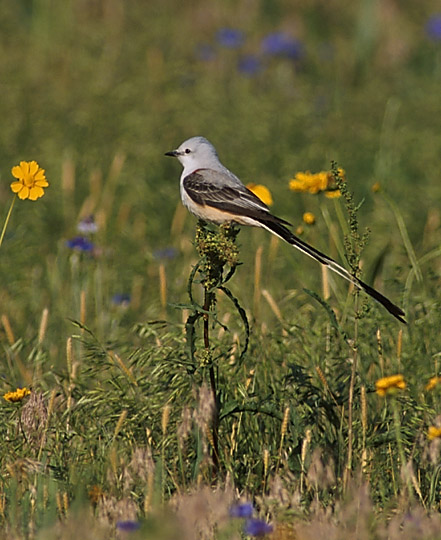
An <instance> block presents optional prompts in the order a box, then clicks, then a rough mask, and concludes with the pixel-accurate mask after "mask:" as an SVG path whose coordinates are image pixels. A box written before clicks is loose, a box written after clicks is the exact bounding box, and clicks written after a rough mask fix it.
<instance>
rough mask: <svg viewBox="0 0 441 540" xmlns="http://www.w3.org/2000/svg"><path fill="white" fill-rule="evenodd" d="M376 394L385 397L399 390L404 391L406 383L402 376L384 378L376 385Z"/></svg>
mask: <svg viewBox="0 0 441 540" xmlns="http://www.w3.org/2000/svg"><path fill="white" fill-rule="evenodd" d="M375 388H376V392H377V394H378V395H379V396H385V395H386V394H389V393H395V392H396V391H397V390H404V389H405V388H406V382H405V381H404V377H403V375H401V374H398V375H390V376H389V377H382V378H381V379H378V381H377V382H376V383H375Z"/></svg>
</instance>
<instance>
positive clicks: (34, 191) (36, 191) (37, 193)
mask: <svg viewBox="0 0 441 540" xmlns="http://www.w3.org/2000/svg"><path fill="white" fill-rule="evenodd" d="M43 195H44V189H43V188H41V187H38V186H34V187H32V188H31V189H30V190H29V198H30V199H31V201H36V200H37V199H39V198H40V197H43Z"/></svg>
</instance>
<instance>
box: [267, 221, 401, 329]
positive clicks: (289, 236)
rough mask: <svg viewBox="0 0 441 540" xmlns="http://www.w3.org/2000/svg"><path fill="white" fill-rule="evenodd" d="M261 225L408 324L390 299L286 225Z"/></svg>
mask: <svg viewBox="0 0 441 540" xmlns="http://www.w3.org/2000/svg"><path fill="white" fill-rule="evenodd" d="M259 223H260V224H261V225H262V227H264V228H265V229H267V230H269V231H270V232H272V233H273V234H275V235H276V236H278V237H279V238H281V239H282V240H285V242H288V244H291V245H292V246H294V247H295V248H297V249H298V250H300V251H301V252H302V253H305V255H308V256H309V257H311V258H312V259H314V260H316V261H318V262H319V263H321V264H323V265H325V266H327V267H328V268H329V269H330V270H332V271H333V272H335V273H336V274H338V275H339V276H341V277H342V278H344V279H346V280H347V281H349V282H350V283H352V284H353V285H355V287H357V288H358V289H361V290H362V291H364V292H365V293H366V294H368V295H369V296H371V297H372V298H373V299H374V300H376V301H377V302H379V303H380V304H381V305H382V306H383V307H385V308H386V309H387V311H388V312H389V313H390V314H391V315H393V316H394V317H395V318H396V319H398V320H399V321H400V322H402V323H404V324H406V320H405V319H404V316H405V313H404V311H403V310H402V309H401V308H399V307H398V306H396V305H395V304H394V303H393V302H391V301H390V300H389V298H386V297H385V296H384V295H383V294H381V293H380V292H378V291H377V290H375V289H374V288H372V287H370V286H369V285H367V284H366V283H364V282H363V281H361V279H358V278H356V277H355V276H353V275H352V274H351V273H350V272H348V270H346V268H344V267H343V266H341V265H340V264H338V263H337V262H335V261H334V260H333V259H331V258H330V257H328V256H327V255H325V254H324V253H322V252H321V251H319V250H318V249H315V248H314V247H312V246H310V245H309V244H307V243H306V242H304V241H303V240H300V238H298V237H297V236H296V235H295V234H293V233H292V232H291V231H290V230H289V229H287V228H286V227H285V226H284V225H282V224H281V223H278V222H277V221H275V220H274V221H273V220H270V219H268V220H267V219H259Z"/></svg>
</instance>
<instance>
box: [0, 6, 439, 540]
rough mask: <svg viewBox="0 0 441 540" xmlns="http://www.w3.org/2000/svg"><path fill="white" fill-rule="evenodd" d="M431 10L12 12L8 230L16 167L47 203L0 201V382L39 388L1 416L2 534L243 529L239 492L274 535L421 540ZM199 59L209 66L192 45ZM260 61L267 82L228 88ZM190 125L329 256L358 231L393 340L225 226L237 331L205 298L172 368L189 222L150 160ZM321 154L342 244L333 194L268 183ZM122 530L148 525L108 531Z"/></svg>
mask: <svg viewBox="0 0 441 540" xmlns="http://www.w3.org/2000/svg"><path fill="white" fill-rule="evenodd" d="M437 10H438V11H439V7H438V6H437V3H436V2H435V1H429V0H425V1H423V2H419V3H418V8H417V7H415V6H413V5H412V3H410V2H407V3H400V5H395V4H389V3H386V2H381V3H380V2H379V3H374V2H370V1H368V0H361V1H360V2H346V1H344V0H339V1H338V2H337V3H332V5H331V4H329V5H328V4H326V3H325V4H322V3H319V2H317V3H303V2H294V3H293V2H285V1H283V2H278V3H275V2H261V3H250V2H244V3H237V2H222V3H221V2H213V3H211V4H207V3H204V2H199V1H194V2H190V3H184V2H182V3H179V2H172V1H171V0H165V1H164V0H162V1H154V2H143V1H136V0H134V1H131V2H129V3H127V2H122V1H120V0H112V1H109V2H88V1H86V0H81V1H80V0H77V1H71V2H59V3H53V2H49V1H48V0H34V1H30V0H28V1H25V0H21V1H16V2H6V3H5V6H3V8H2V17H1V20H0V52H1V54H0V74H1V83H0V85H1V96H2V98H1V99H0V117H1V118H2V120H3V129H2V130H1V131H0V180H1V181H0V208H1V216H0V217H1V219H2V223H3V220H4V219H5V218H6V215H7V212H8V209H9V206H10V204H11V200H12V196H13V195H12V192H11V191H10V188H9V184H10V182H11V181H12V176H11V174H10V169H11V167H13V166H14V165H16V164H17V163H19V162H20V161H21V160H29V161H30V160H36V161H38V163H39V164H40V165H41V166H42V167H43V168H45V169H46V176H47V179H48V181H49V183H50V187H49V188H48V189H47V190H46V193H45V195H44V197H43V198H42V199H39V200H38V201H36V202H29V201H20V200H17V201H16V203H15V207H14V209H13V212H12V215H11V219H10V222H9V224H8V228H7V230H6V234H5V238H4V241H3V244H2V245H1V247H0V261H1V264H0V278H1V286H0V302H1V311H0V316H1V321H0V342H1V345H2V352H1V366H2V367H1V379H0V383H1V384H0V390H1V393H2V394H4V393H6V392H8V391H11V390H15V389H16V388H17V387H24V386H26V387H29V388H31V389H32V393H31V396H29V397H27V398H25V399H24V400H23V401H22V402H20V403H8V402H7V401H5V400H2V401H3V403H2V404H1V407H0V467H1V469H0V470H1V475H0V530H1V532H0V538H3V537H4V538H45V539H46V538H77V537H79V536H82V537H84V538H85V539H86V538H109V537H118V538H119V537H122V535H124V534H125V535H126V536H127V535H129V534H130V536H133V537H134V538H152V539H153V538H155V539H156V538H159V539H161V538H164V539H169V538H175V537H176V535H178V534H179V535H181V536H183V537H184V538H187V537H188V538H195V537H196V536H197V535H198V534H199V535H200V537H201V538H225V539H226V538H237V537H240V535H242V534H243V533H242V532H241V531H242V525H243V523H242V521H241V520H234V519H230V518H229V517H228V508H229V506H230V505H231V504H232V503H233V502H234V501H236V500H237V499H238V498H241V500H249V501H252V502H253V504H254V507H255V512H256V516H257V515H258V516H260V517H261V518H262V519H265V520H267V521H271V522H272V523H273V524H275V525H276V529H275V532H274V533H273V535H272V537H273V538H276V539H279V540H282V539H292V538H299V539H302V540H303V539H307V538H320V537H322V536H324V535H325V534H326V535H328V536H330V537H335V538H339V537H340V538H341V537H348V538H349V537H351V538H375V539H377V538H391V539H395V538H398V537H400V538H404V539H410V538H415V537H416V536H418V538H420V539H423V538H424V539H429V538H434V539H435V538H439V536H440V534H441V524H440V521H439V516H437V514H436V512H438V511H439V509H440V500H441V491H440V466H439V442H440V439H436V440H433V441H429V440H428V438H427V431H428V428H429V427H430V426H440V414H441V411H440V409H439V397H440V394H439V392H440V388H441V385H438V386H437V387H435V388H434V389H433V390H431V391H427V390H425V386H426V384H427V382H428V381H429V379H430V378H431V377H433V376H435V375H440V367H439V365H440V361H439V358H440V350H441V336H440V332H439V328H440V325H441V315H440V309H439V307H440V296H439V287H440V278H439V261H440V255H441V251H440V248H439V246H440V242H441V234H440V211H439V204H438V201H439V199H440V196H441V184H440V182H439V160H440V156H441V135H440V133H441V105H440V103H441V102H440V99H439V86H440V81H441V42H440V41H434V40H430V39H429V38H428V36H427V35H426V33H425V24H426V21H427V19H428V18H429V17H430V16H432V15H433V14H435V13H436V12H437ZM224 27H232V28H238V29H240V30H242V31H243V32H244V33H245V35H246V40H245V42H244V43H243V44H242V45H241V46H240V48H238V49H234V48H233V49H228V48H225V47H222V46H221V45H220V44H218V43H217V42H216V33H217V31H218V30H219V29H221V28H224ZM280 30H285V31H286V32H288V33H289V34H291V35H292V36H294V37H296V38H297V39H299V40H300V41H301V42H302V46H303V51H304V54H303V56H301V57H300V58H299V59H298V60H296V61H295V62H293V61H292V60H289V59H287V58H275V57H269V56H265V55H263V54H262V53H261V52H260V44H261V40H262V38H263V37H264V36H266V35H268V34H269V33H271V32H275V31H280ZM203 44H209V45H212V46H213V53H214V58H212V59H211V60H203V59H200V57H199V56H198V54H200V46H201V45H203ZM198 51H199V52H198ZM255 53H257V54H258V56H259V60H260V62H261V65H262V69H261V71H259V72H258V73H256V74H254V75H246V74H244V73H242V72H241V71H240V70H239V69H238V62H239V61H240V60H241V59H242V57H243V56H244V55H247V54H255ZM193 135H204V136H206V137H207V138H208V139H209V140H210V141H211V142H213V144H215V146H216V148H217V149H218V152H219V154H220V158H221V160H222V161H223V163H225V165H226V166H228V167H229V168H230V169H231V170H233V171H235V172H236V173H237V174H238V175H239V177H240V178H241V179H242V180H243V181H244V183H248V182H255V183H261V184H264V185H266V186H267V187H268V188H269V189H270V190H271V192H272V195H273V198H274V206H273V207H272V210H273V211H274V213H275V214H276V215H279V216H280V217H283V218H284V219H287V220H288V221H290V222H292V223H293V225H294V229H296V228H297V227H299V226H302V227H303V229H304V231H303V235H302V238H303V239H305V240H306V241H307V242H309V243H311V244H313V245H314V246H316V247H317V248H318V249H320V250H323V251H325V252H326V253H328V254H329V255H331V256H333V257H334V258H336V259H337V260H339V261H340V262H342V263H343V264H345V265H346V266H348V264H347V261H346V257H348V260H349V261H350V262H351V263H352V262H355V264H356V263H357V257H358V255H357V254H358V252H359V251H360V248H361V244H362V243H363V238H364V236H363V235H364V233H365V229H366V228H367V227H368V228H369V230H370V234H369V240H368V243H367V245H366V246H364V247H363V250H361V252H360V253H359V255H360V265H361V268H362V277H363V280H364V281H366V282H368V283H370V284H373V285H374V286H375V287H376V288H377V289H379V290H380V291H382V292H384V293H385V294H386V295H387V296H388V297H390V298H391V299H392V300H393V301H394V302H395V303H397V304H399V305H402V306H403V308H404V310H405V312H406V319H407V321H408V324H407V325H406V326H404V325H401V324H399V323H398V322H397V321H396V320H394V319H393V318H392V317H391V316H389V315H388V313H387V312H386V311H385V310H383V309H382V308H381V306H378V305H377V304H375V303H374V302H373V301H372V300H371V299H369V298H366V297H365V296H364V295H362V294H360V295H358V296H357V297H354V295H353V294H352V292H351V291H350V290H348V286H347V284H346V283H345V282H344V281H343V280H341V279H340V278H338V277H335V276H331V275H329V276H324V275H323V274H322V272H321V270H320V267H319V265H317V264H316V263H314V261H311V260H310V259H308V258H307V257H304V256H303V255H301V254H300V253H299V252H298V251H296V250H293V249H292V248H290V247H289V246H288V245H286V244H283V243H282V242H278V241H276V240H275V239H274V238H270V235H269V234H268V233H266V232H265V231H262V230H252V229H244V230H241V232H240V234H239V235H238V238H237V245H238V246H239V258H240V261H241V262H242V264H241V265H240V266H238V267H237V269H236V271H235V274H234V276H233V277H232V279H231V280H230V281H229V282H228V284H227V286H228V288H229V290H230V291H231V295H233V296H234V298H236V299H237V302H238V304H239V305H240V306H241V307H242V308H243V309H244V310H245V313H246V316H247V320H248V322H249V324H250V336H249V346H248V350H247V352H246V353H245V354H244V355H243V356H241V354H240V353H241V351H242V350H243V348H244V345H245V342H246V332H245V328H244V320H243V316H241V312H240V311H239V310H238V307H237V304H234V302H233V303H232V302H231V299H230V298H229V297H227V296H226V294H225V293H224V292H222V291H217V293H216V295H217V303H216V322H215V323H214V324H213V326H211V325H210V328H209V330H210V347H209V351H208V352H209V354H207V350H206V346H205V345H204V341H203V323H202V319H203V317H202V318H201V319H200V320H198V321H196V323H195V354H194V355H193V356H192V355H190V354H189V343H188V340H187V339H186V332H185V329H186V326H185V323H186V321H188V317H189V315H191V313H192V310H194V309H198V308H197V307H195V305H196V304H198V305H202V303H203V288H202V286H201V285H200V284H199V283H198V280H199V281H200V279H201V277H202V279H203V276H201V275H200V274H197V273H196V274H195V276H194V282H193V295H194V296H193V299H190V298H189V296H188V280H189V277H190V274H191V272H192V268H194V265H195V264H196V263H197V261H198V254H197V250H196V247H195V245H194V244H193V243H194V237H195V230H196V220H195V219H194V218H193V217H191V216H190V215H188V214H187V213H186V211H185V210H184V209H183V208H182V207H181V205H180V201H179V189H178V179H179V175H180V173H181V171H180V167H179V166H178V165H177V164H176V163H175V162H173V161H172V160H169V159H167V158H165V157H164V156H163V154H164V153H165V152H166V151H169V150H171V149H173V148H176V147H177V146H178V145H179V144H180V143H181V142H182V141H183V140H185V139H186V138H188V137H191V136H193ZM332 161H336V162H337V163H338V165H339V166H341V167H343V168H344V170H345V171H346V178H347V181H346V182H347V186H348V190H349V192H350V193H352V194H353V198H354V205H355V207H358V206H359V208H358V210H357V212H356V216H355V217H356V219H355V221H354V219H352V230H351V228H350V225H349V224H350V222H351V220H350V219H349V218H350V216H349V217H348V206H347V204H345V202H344V201H343V198H340V199H327V198H326V197H323V196H322V195H310V194H299V193H294V192H292V191H290V190H289V188H288V183H289V180H290V179H291V178H293V176H294V175H295V173H296V172H298V171H306V170H310V171H312V172H317V171H320V170H330V168H331V162H332ZM376 182H378V183H379V184H380V186H381V189H380V191H379V192H376V193H374V192H373V191H372V186H373V185H374V184H375V183H376ZM306 211H309V212H313V213H314V214H315V216H316V224H315V225H314V226H307V225H306V224H304V223H302V217H301V216H302V214H303V213H304V212H306ZM349 212H351V209H350V208H349ZM90 214H93V215H94V216H95V220H96V223H97V225H98V231H97V232H96V234H94V235H93V237H92V238H91V240H92V241H93V242H94V244H95V249H94V251H93V253H92V254H90V253H83V252H78V251H74V250H72V249H70V248H69V247H68V246H67V245H66V240H68V239H71V238H72V237H74V236H76V235H78V234H79V233H78V232H77V229H76V228H77V225H78V222H79V221H80V220H81V219H82V218H84V217H85V216H87V215H90ZM355 227H357V229H355ZM351 232H352V234H351ZM355 233H357V234H358V236H357V234H355ZM350 245H352V247H353V249H355V255H356V256H355V258H354V257H352V256H351V253H350V251H348V249H349V248H350ZM170 248H173V249H170ZM164 250H166V251H164ZM328 292H329V294H328ZM116 294H128V295H130V301H129V302H127V303H126V304H123V305H119V304H117V303H115V302H114V301H113V300H112V299H113V297H114V295H116ZM191 300H193V301H191ZM213 320H214V318H213V317H212V321H213ZM187 328H188V326H187ZM397 373H401V374H403V376H404V378H405V381H406V388H405V390H402V391H399V392H398V393H397V394H395V395H394V396H387V397H386V398H382V397H380V396H378V395H377V394H376V392H375V382H376V380H377V379H379V378H381V377H383V376H389V375H394V374H397ZM213 377H214V380H215V383H216V392H217V398H218V404H219V425H218V436H219V441H218V449H219V468H218V470H217V471H216V470H215V467H214V466H213V459H212V458H213V444H215V443H214V442H213V426H212V412H213V403H212V389H213V384H212V381H213ZM121 520H136V521H139V523H140V524H141V528H140V530H139V531H137V532H133V533H124V532H123V531H120V530H117V528H116V522H117V521H121Z"/></svg>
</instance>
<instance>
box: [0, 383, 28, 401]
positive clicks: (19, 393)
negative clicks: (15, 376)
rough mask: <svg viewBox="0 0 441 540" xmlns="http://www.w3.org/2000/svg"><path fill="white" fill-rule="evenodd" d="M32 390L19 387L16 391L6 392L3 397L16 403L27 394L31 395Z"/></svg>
mask: <svg viewBox="0 0 441 540" xmlns="http://www.w3.org/2000/svg"><path fill="white" fill-rule="evenodd" d="M30 393H31V391H30V390H29V389H28V388H26V387H25V388H17V390H16V391H15V392H6V394H4V395H3V398H4V399H6V401H10V402H11V403H16V402H18V401H21V400H22V399H23V398H25V397H26V396H29V394H30Z"/></svg>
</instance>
